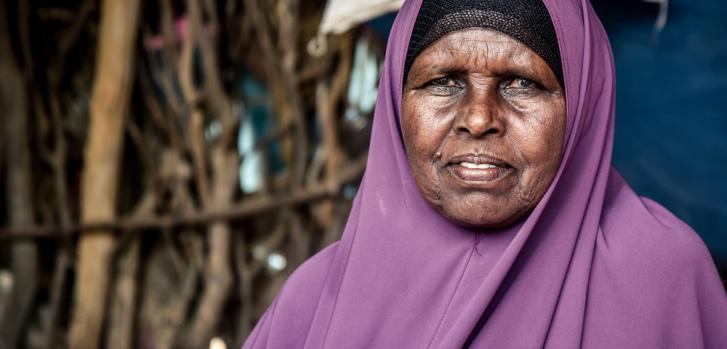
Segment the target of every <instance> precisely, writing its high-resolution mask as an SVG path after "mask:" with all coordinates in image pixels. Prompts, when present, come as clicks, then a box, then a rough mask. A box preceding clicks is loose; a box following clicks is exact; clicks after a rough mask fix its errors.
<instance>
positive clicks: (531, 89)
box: [502, 77, 543, 97]
mask: <svg viewBox="0 0 727 349" xmlns="http://www.w3.org/2000/svg"><path fill="white" fill-rule="evenodd" d="M503 85H504V86H503V88H502V89H503V93H505V94H506V95H510V96H512V97H517V96H521V97H527V96H536V95H538V93H539V92H541V91H542V90H543V88H542V86H541V85H540V84H539V83H537V82H535V81H533V80H529V79H526V78H521V77H515V78H512V79H509V80H507V81H505V82H504V84H503Z"/></svg>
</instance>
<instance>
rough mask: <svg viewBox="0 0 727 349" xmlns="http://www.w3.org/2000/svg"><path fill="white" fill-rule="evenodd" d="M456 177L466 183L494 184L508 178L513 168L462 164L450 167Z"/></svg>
mask: <svg viewBox="0 0 727 349" xmlns="http://www.w3.org/2000/svg"><path fill="white" fill-rule="evenodd" d="M448 167H449V169H450V171H452V173H454V175H455V176H457V177H459V178H460V179H462V180H465V181H475V182H492V181H495V180H497V179H500V178H502V177H504V176H506V175H507V174H508V173H510V171H511V170H512V167H500V166H497V165H493V164H473V163H469V162H461V163H459V164H452V165H450V166H448Z"/></svg>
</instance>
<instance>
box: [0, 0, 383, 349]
mask: <svg viewBox="0 0 727 349" xmlns="http://www.w3.org/2000/svg"><path fill="white" fill-rule="evenodd" d="M0 6H2V7H0V14H1V15H2V16H3V18H0V78H2V85H0V107H1V108H2V113H0V114H1V115H2V118H0V123H1V124H2V126H0V128H2V129H3V130H4V131H5V134H4V135H3V137H2V141H1V142H2V144H0V146H1V149H3V152H2V156H0V182H2V183H3V186H2V189H0V194H1V195H2V196H3V197H4V198H5V201H4V206H2V207H3V208H4V209H3V210H2V213H0V224H1V226H2V228H0V241H2V244H0V274H2V275H0V336H1V337H0V347H3V348H20V347H28V348H59V347H60V348H65V347H69V348H98V347H109V348H119V349H121V348H124V349H128V348H137V347H144V348H179V347H190V348H201V347H207V346H209V343H210V339H211V338H212V337H214V336H219V337H221V338H223V340H224V341H225V342H226V343H228V344H229V345H230V346H239V345H240V344H241V343H242V341H243V340H244V339H245V338H246V336H247V334H248V333H249V331H250V330H251V328H252V326H253V325H254V323H255V321H256V320H257V319H258V318H259V317H260V316H261V314H262V312H263V311H264V309H265V308H266V307H267V305H268V304H269V302H270V301H271V300H272V297H273V296H274V295H275V293H276V292H277V290H278V288H279V287H280V286H281V285H282V283H283V282H284V281H285V279H286V277H287V276H288V275H289V274H290V272H292V271H293V270H294V269H295V268H296V267H297V266H298V265H299V264H300V263H302V262H303V261H304V260H305V259H306V258H308V257H309V256H310V255H312V254H313V253H315V252H316V251H318V250H320V249H321V248H322V247H324V246H326V245H328V244H329V243H331V242H333V241H335V240H336V239H337V238H338V237H339V235H340V233H341V231H342V228H343V224H344V223H345V220H346V216H347V213H348V210H349V209H350V200H351V197H352V195H351V194H350V193H348V194H346V193H344V192H350V191H351V190H355V185H356V183H357V181H358V180H359V179H360V177H361V175H362V173H363V169H364V167H365V161H366V152H365V149H364V148H365V147H363V148H362V147H360V146H359V147H358V149H353V150H351V146H350V145H347V144H346V137H343V136H342V134H341V132H342V127H341V123H342V114H343V110H344V106H345V104H346V90H347V88H348V83H349V78H350V74H351V70H352V62H353V52H354V49H355V48H354V42H355V40H357V39H358V38H360V37H361V35H362V34H361V33H360V32H359V31H357V30H354V31H352V32H349V33H347V34H344V35H342V36H336V37H331V38H330V42H329V45H328V49H327V50H326V52H324V53H323V54H322V56H321V57H311V56H310V55H308V54H307V53H306V51H305V47H306V43H307V42H308V41H309V40H310V39H311V38H312V37H314V36H315V35H316V29H317V26H318V23H319V21H320V18H321V15H322V11H323V8H324V6H325V4H324V2H322V1H313V2H302V1H299V0H268V1H262V0H244V1H242V2H240V1H233V0H229V1H225V0H183V1H181V0H180V1H172V0H158V1H156V2H154V1H153V2H140V1H138V0H123V1H122V0H67V1H61V2H46V1H42V0H32V1H22V2H18V3H17V4H16V3H5V2H0ZM377 45H379V46H381V43H380V42H377ZM245 79H248V80H250V81H254V82H255V83H256V84H258V85H259V86H262V88H263V89H264V90H265V91H266V93H267V94H268V97H266V99H265V101H264V102H263V105H264V106H265V108H264V109H265V110H266V113H267V114H266V116H265V121H266V122H267V124H268V125H269V127H267V128H266V129H265V131H264V132H263V134H261V135H258V136H257V137H256V138H255V140H254V142H252V143H251V144H253V145H252V148H251V149H252V150H250V149H248V150H247V151H246V152H241V151H240V142H241V140H244V137H248V136H249V133H243V132H242V130H243V129H244V128H245V127H249V124H250V123H251V122H252V121H254V120H248V119H246V118H251V117H252V116H253V115H254V113H253V112H252V111H251V110H252V107H249V106H248V102H250V96H249V93H247V92H246V91H245V88H244V86H243V83H241V81H245ZM258 119H259V117H258ZM256 120H257V119H256ZM258 121H259V120H258ZM362 132H364V133H365V132H366V131H365V130H364V131H362ZM245 135H246V136H245ZM364 137H365V135H364ZM354 148H355V147H354ZM252 152H254V153H255V154H258V155H259V156H258V158H259V159H262V160H261V162H260V163H259V165H258V166H257V167H255V169H256V171H257V175H258V176H259V177H260V181H259V184H258V185H257V186H256V187H254V188H253V189H254V190H250V189H245V190H243V189H241V184H240V182H241V180H244V179H245V178H241V173H244V172H242V171H241V166H245V164H246V161H249V160H248V158H249V157H251V156H252V155H251V154H252ZM6 252H7V253H6ZM3 268H7V269H8V272H5V274H3V271H2V269H3ZM8 275H9V280H11V281H12V282H10V283H9V284H8V283H7V282H5V283H4V282H3V280H5V279H8V277H6V276H8ZM3 277H5V279H3Z"/></svg>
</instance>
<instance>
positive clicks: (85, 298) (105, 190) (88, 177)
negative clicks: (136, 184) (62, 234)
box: [69, 0, 139, 349]
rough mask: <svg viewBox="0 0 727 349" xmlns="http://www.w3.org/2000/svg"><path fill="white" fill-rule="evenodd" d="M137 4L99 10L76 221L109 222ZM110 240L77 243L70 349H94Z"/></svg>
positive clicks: (127, 0) (114, 3) (115, 1)
mask: <svg viewBox="0 0 727 349" xmlns="http://www.w3.org/2000/svg"><path fill="white" fill-rule="evenodd" d="M138 17H139V0H104V1H103V3H102V5H101V20H100V26H99V37H98V51H97V61H96V75H95V79H94V85H93V92H92V96H91V105H90V125H89V131H88V141H87V142H88V143H87V144H86V149H85V157H84V168H83V178H82V187H81V188H82V198H81V221H82V222H84V223H88V222H97V221H102V220H109V219H113V218H114V217H115V215H116V197H117V190H118V188H117V187H118V182H119V173H120V172H121V171H120V169H119V166H120V162H121V155H122V154H121V153H122V140H123V130H124V127H123V126H124V118H125V117H126V114H127V113H128V110H129V100H130V96H131V91H132V82H133V76H134V73H133V71H134V69H133V59H134V51H135V47H136V33H137V30H138V28H137V23H138ZM113 250H114V237H113V235H112V234H111V232H105V231H99V232H98V233H97V234H89V235H84V236H82V237H81V239H80V241H79V246H78V259H77V264H76V270H77V274H76V282H75V289H74V308H73V318H72V322H71V330H70V336H69V347H70V348H72V349H82V348H84V349H85V348H97V347H98V346H99V344H100V342H99V340H100V337H101V329H102V328H103V322H104V315H105V314H104V310H105V308H106V294H107V290H108V284H109V274H110V266H111V260H110V259H111V257H112V255H113Z"/></svg>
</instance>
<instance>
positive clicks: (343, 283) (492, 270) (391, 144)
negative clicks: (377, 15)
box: [244, 0, 727, 349]
mask: <svg viewBox="0 0 727 349" xmlns="http://www.w3.org/2000/svg"><path fill="white" fill-rule="evenodd" d="M613 123H614V69H613V59H612V55H611V51H610V47H609V43H608V39H607V37H606V33H605V32H604V30H603V27H602V26H601V24H600V22H599V21H598V19H597V17H596V15H595V13H594V11H593V9H592V8H591V6H590V4H589V3H588V1H586V0H543V1H542V2H541V0H500V1H496V0H479V1H475V0H464V1H452V0H424V1H421V0H412V1H407V2H406V3H405V4H404V6H403V8H402V9H401V11H400V13H399V16H398V17H397V20H396V22H395V24H394V28H393V30H392V34H391V37H390V38H389V46H388V51H387V55H386V60H385V63H384V70H383V74H382V76H381V82H380V90H379V96H378V101H377V106H376V114H375V118H374V129H373V134H372V137H371V150H370V155H369V165H368V168H367V171H366V174H365V176H364V179H363V182H362V184H361V189H360V191H359V193H358V195H357V197H356V199H355V201H354V206H353V210H352V212H351V214H350V216H349V219H348V223H347V225H346V228H345V231H344V233H343V237H342V239H341V241H340V242H337V243H335V244H333V245H332V246H330V247H328V248H326V249H325V250H323V251H322V252H320V253H318V254H317V255H316V256H314V257H313V258H311V259H310V260H309V261H308V262H306V263H305V264H304V265H303V266H301V267H300V268H299V269H298V270H297V271H296V272H295V273H294V274H293V275H292V276H291V277H290V279H289V280H288V282H287V283H286V285H285V286H284V287H283V289H282V290H281V291H280V293H279V295H278V296H277V298H276V299H275V301H274V303H273V304H272V305H271V306H270V308H269V309H268V311H267V312H266V313H265V315H264V316H263V318H262V319H261V320H260V322H259V323H258V325H257V327H256V328H255V330H254V332H253V333H252V334H251V336H250V337H249V339H248V341H247V343H246V344H245V347H244V348H463V347H464V348H544V347H547V348H581V347H582V348H619V349H623V348H715V349H717V348H727V295H725V291H724V288H723V285H722V284H721V282H720V280H719V278H718V276H717V271H716V269H715V267H714V265H713V263H712V261H711V258H710V256H709V253H708V251H707V249H706V248H705V246H704V244H703V243H702V241H701V240H700V239H699V238H698V236H697V235H696V234H695V233H694V232H693V231H692V230H691V229H690V228H689V227H688V226H687V225H685V224H684V223H682V222H681V221H680V220H679V219H677V218H675V217H674V216H673V215H672V214H671V213H669V212H668V211H667V210H666V209H664V208H663V207H661V206H659V205H658V204H657V203H655V202H653V201H650V200H649V199H645V198H641V197H639V196H637V195H636V194H635V193H634V192H633V190H632V189H631V188H630V187H629V186H628V184H626V183H625V182H624V180H623V178H621V176H620V175H619V174H618V172H616V170H614V169H613V168H612V166H611V148H612V143H613Z"/></svg>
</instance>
